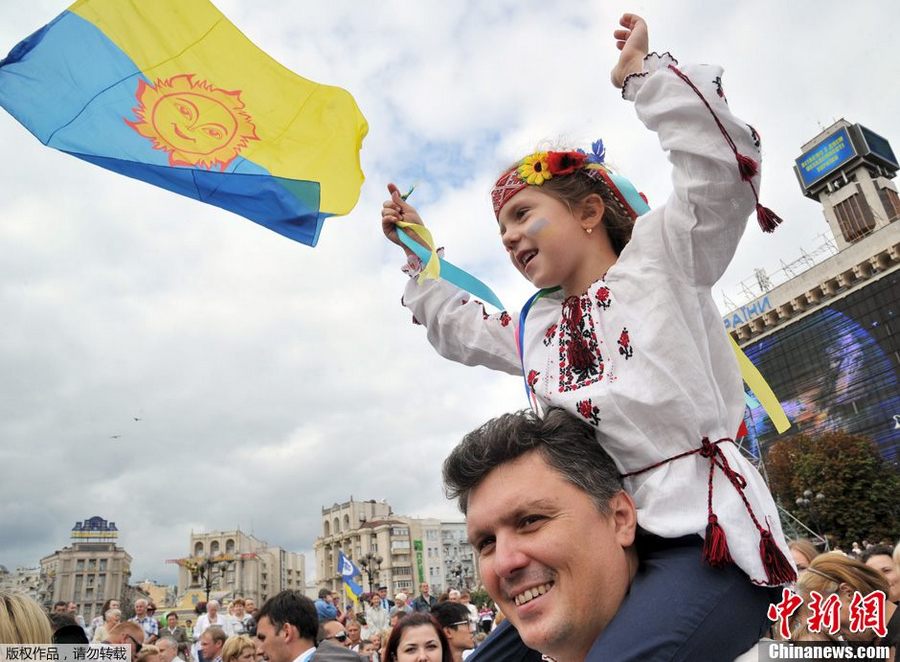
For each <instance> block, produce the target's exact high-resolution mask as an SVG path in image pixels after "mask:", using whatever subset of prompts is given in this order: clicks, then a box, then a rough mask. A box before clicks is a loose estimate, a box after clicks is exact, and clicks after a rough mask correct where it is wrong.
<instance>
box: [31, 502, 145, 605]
mask: <svg viewBox="0 0 900 662" xmlns="http://www.w3.org/2000/svg"><path fill="white" fill-rule="evenodd" d="M118 537H119V530H118V529H117V528H116V523H115V522H107V521H106V520H105V519H103V518H102V517H99V516H94V517H91V518H90V519H86V520H84V521H83V522H76V523H75V526H73V527H72V533H71V539H72V545H71V546H69V547H64V548H63V549H61V550H57V551H55V552H53V554H50V555H49V556H45V557H44V558H42V559H41V570H40V576H41V582H42V590H41V596H42V598H43V602H44V605H45V606H46V607H50V605H52V604H53V603H54V602H57V601H60V600H65V601H66V602H75V603H76V604H77V605H78V611H79V613H81V614H82V615H83V616H84V617H85V618H86V619H90V618H93V617H94V616H97V615H99V614H100V610H101V608H102V607H103V603H104V602H106V601H107V600H122V599H123V598H124V594H125V589H126V587H127V585H128V580H129V578H130V577H131V555H130V554H129V553H128V552H126V551H125V550H124V549H122V548H121V547H119V546H117V545H116V543H117V542H118Z"/></svg>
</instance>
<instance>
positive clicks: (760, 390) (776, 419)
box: [728, 333, 791, 434]
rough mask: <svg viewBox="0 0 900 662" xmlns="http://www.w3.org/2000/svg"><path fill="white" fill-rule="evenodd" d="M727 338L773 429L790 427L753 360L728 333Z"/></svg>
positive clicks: (782, 410) (780, 431)
mask: <svg viewBox="0 0 900 662" xmlns="http://www.w3.org/2000/svg"><path fill="white" fill-rule="evenodd" d="M728 340H730V341H731V347H732V349H733V350H734V354H735V356H737V360H738V366H740V369H741V377H742V378H743V379H744V382H746V384H747V386H749V387H750V390H751V391H753V395H755V396H756V399H757V400H759V404H761V405H762V408H763V409H764V410H765V412H766V414H767V415H768V417H769V418H770V419H771V420H772V423H773V424H774V425H775V429H776V430H778V434H781V433H783V432H784V431H785V430H787V429H788V428H789V427H791V422H790V421H789V420H788V417H787V414H785V413H784V409H782V408H781V403H780V402H778V398H777V397H775V393H773V392H772V388H771V387H770V386H769V384H768V383H767V382H766V380H765V379H763V376H762V375H761V374H760V372H759V370H757V369H756V366H755V365H753V362H752V361H750V359H749V358H747V355H746V354H744V350H742V349H741V348H740V346H739V345H738V344H737V343H736V342H735V341H734V338H732V337H731V334H730V333H729V334H728Z"/></svg>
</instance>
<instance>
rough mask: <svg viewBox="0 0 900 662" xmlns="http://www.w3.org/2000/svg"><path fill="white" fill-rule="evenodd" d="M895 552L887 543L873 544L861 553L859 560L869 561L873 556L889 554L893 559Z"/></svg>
mask: <svg viewBox="0 0 900 662" xmlns="http://www.w3.org/2000/svg"><path fill="white" fill-rule="evenodd" d="M893 554H894V550H893V549H892V548H891V547H888V546H887V545H872V546H871V547H869V548H867V549H866V550H865V551H864V552H863V553H862V554H860V555H859V560H860V561H862V562H863V563H868V562H869V559H870V558H872V557H873V556H887V557H888V558H890V559H891V560H893V558H894V556H893Z"/></svg>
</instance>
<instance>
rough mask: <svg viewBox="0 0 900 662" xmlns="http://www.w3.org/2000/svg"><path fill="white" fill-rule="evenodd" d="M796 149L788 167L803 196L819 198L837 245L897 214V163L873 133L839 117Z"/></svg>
mask: <svg viewBox="0 0 900 662" xmlns="http://www.w3.org/2000/svg"><path fill="white" fill-rule="evenodd" d="M801 149H802V150H803V153H802V154H801V155H800V156H799V157H797V160H796V161H795V164H794V172H795V173H796V175H797V179H798V180H799V182H800V188H801V189H802V190H803V195H805V196H806V197H808V198H810V199H812V200H816V201H818V202H820V203H822V211H823V213H824V214H825V219H826V220H827V221H828V225H829V226H830V227H831V232H832V234H833V235H834V238H835V242H836V243H837V247H838V250H843V249H845V248H847V247H848V246H850V245H851V244H854V243H856V242H857V241H859V240H860V239H862V238H864V237H866V236H868V235H870V234H872V233H873V232H875V231H877V230H878V229H880V228H883V227H885V226H887V225H888V224H889V223H891V222H892V221H895V220H897V218H900V197H898V196H897V186H896V185H895V184H894V182H892V181H891V179H892V178H893V177H894V175H896V174H897V170H898V169H900V165H898V163H897V157H896V156H895V155H894V151H893V150H892V149H891V146H890V144H889V143H888V141H887V140H885V139H884V138H882V137H881V136H879V135H878V134H877V133H875V132H874V131H871V130H870V129H867V128H866V127H864V126H863V125H862V124H851V123H850V122H848V121H847V120H845V119H840V120H838V121H837V122H835V123H834V124H832V125H831V126H830V127H828V128H827V129H825V130H824V131H822V132H821V133H820V134H819V135H817V136H816V137H815V138H813V139H812V140H810V141H809V142H808V143H806V144H805V145H803V147H802V148H801Z"/></svg>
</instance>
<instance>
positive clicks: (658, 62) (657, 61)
mask: <svg viewBox="0 0 900 662" xmlns="http://www.w3.org/2000/svg"><path fill="white" fill-rule="evenodd" d="M670 64H675V65H677V64H678V60H676V59H675V58H674V57H672V54H671V53H669V52H668V51H666V52H665V53H663V54H662V55H660V54H659V53H656V52H654V53H648V54H647V56H646V57H645V58H644V70H643V71H642V72H640V73H635V74H628V76H626V77H625V82H624V83H623V84H622V98H623V99H626V100H628V101H634V98H635V97H636V96H637V93H638V92H639V91H640V89H641V88H642V87H643V86H644V82H645V81H646V80H647V78H649V77H650V75H651V74H653V73H656V72H657V71H659V70H660V69H665V68H666V67H668V66H669V65H670Z"/></svg>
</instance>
